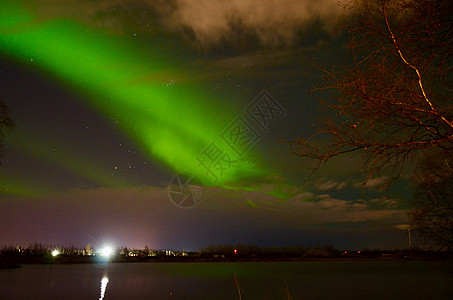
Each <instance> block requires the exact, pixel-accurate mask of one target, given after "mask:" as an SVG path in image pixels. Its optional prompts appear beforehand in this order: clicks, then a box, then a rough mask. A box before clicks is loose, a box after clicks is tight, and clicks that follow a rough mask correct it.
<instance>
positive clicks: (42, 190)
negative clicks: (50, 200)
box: [0, 173, 56, 197]
mask: <svg viewBox="0 0 453 300" xmlns="http://www.w3.org/2000/svg"><path fill="white" fill-rule="evenodd" d="M55 191H56V189H55V188H52V187H49V186H47V185H46V184H45V183H43V182H37V179H36V178H35V179H33V180H30V179H28V178H24V177H23V176H18V175H11V174H9V175H8V176H5V175H4V174H1V173H0V195H2V194H4V195H13V196H18V197H39V196H43V195H49V194H52V193H53V192H55Z"/></svg>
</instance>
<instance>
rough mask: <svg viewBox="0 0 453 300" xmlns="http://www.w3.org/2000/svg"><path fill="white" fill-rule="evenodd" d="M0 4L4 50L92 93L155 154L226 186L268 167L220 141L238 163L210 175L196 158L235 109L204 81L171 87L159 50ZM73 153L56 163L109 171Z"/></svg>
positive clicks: (12, 3)
mask: <svg viewBox="0 0 453 300" xmlns="http://www.w3.org/2000/svg"><path fill="white" fill-rule="evenodd" d="M2 2H3V3H2V4H0V28H1V29H0V51H1V52H3V53H5V54H7V55H9V56H12V57H14V58H15V59H16V60H18V61H21V62H23V63H27V64H30V65H31V67H33V68H40V69H41V70H43V71H44V72H47V73H50V74H51V75H52V76H54V77H55V78H57V79H59V80H62V81H63V82H64V83H65V84H67V85H70V86H71V87H73V88H75V89H76V90H78V91H80V92H82V93H84V94H86V95H89V96H90V100H91V101H92V102H91V103H90V104H91V105H93V107H94V108H95V109H97V110H99V111H101V112H102V113H103V114H104V115H105V116H106V117H107V118H112V117H114V118H115V120H116V121H117V122H118V125H119V126H120V127H121V128H122V130H124V131H126V132H127V133H128V134H129V136H130V137H131V138H132V139H134V140H135V141H137V143H138V144H139V145H140V146H141V147H142V148H143V149H144V150H145V151H146V152H147V153H148V154H149V155H150V156H153V157H156V158H158V159H159V160H160V161H161V162H163V163H164V164H165V165H167V166H169V167H170V168H171V169H172V170H174V171H175V172H177V173H182V172H185V171H187V172H191V173H194V174H195V175H197V176H198V177H199V178H200V179H201V180H202V181H203V183H204V184H207V185H218V186H225V187H227V186H231V184H232V183H234V182H238V181H240V180H241V179H242V178H245V177H249V178H250V177H252V178H253V177H256V176H264V175H267V174H268V173H269V172H268V171H267V170H265V168H264V167H263V166H262V165H260V164H259V161H256V160H254V159H255V158H256V157H259V154H258V153H254V152H252V151H249V152H248V153H247V156H248V157H249V158H248V159H243V160H241V159H240V158H239V157H237V155H236V154H235V153H234V151H233V150H231V149H230V148H228V146H227V145H226V144H222V145H220V146H221V148H222V150H223V151H224V153H226V154H228V155H229V156H230V157H231V158H234V160H237V162H236V163H235V164H233V165H232V166H231V168H230V169H228V170H226V171H225V172H224V173H223V176H221V177H220V178H219V181H217V182H214V181H213V177H212V176H211V175H209V174H208V173H207V171H206V170H205V169H204V168H203V167H201V166H200V165H199V162H198V161H197V159H196V158H197V157H199V156H200V155H201V153H202V151H203V150H204V149H205V148H206V147H207V146H208V145H210V144H211V143H212V142H214V141H215V142H219V144H220V141H221V139H220V134H221V133H222V132H223V130H224V129H225V127H226V126H227V125H228V124H229V123H231V121H232V120H234V118H235V117H236V115H235V114H234V113H233V112H229V111H228V108H226V109H225V108H221V107H217V106H216V104H215V102H213V101H209V99H207V98H206V97H203V96H202V95H203V87H200V86H196V85H194V84H189V83H176V84H175V85H173V86H167V85H166V83H167V82H162V81H161V80H159V78H162V77H165V76H162V74H163V73H164V74H169V73H170V74H171V72H169V71H168V69H169V67H171V66H167V65H166V64H165V62H163V61H161V56H160V54H159V53H158V52H157V51H156V52H154V53H148V52H149V50H146V51H148V52H145V51H144V50H142V49H141V48H140V47H137V46H136V45H135V43H133V42H132V41H130V40H126V39H125V38H121V37H117V36H112V35H108V34H106V33H105V32H102V31H100V30H96V29H93V28H90V27H87V26H85V25H83V24H80V23H77V22H75V21H71V20H48V21H42V22H38V20H37V19H36V17H35V16H34V15H33V13H31V12H29V11H27V10H26V9H25V8H23V7H21V6H20V5H19V4H17V2H19V1H2ZM19 3H20V2H19ZM155 48H156V49H158V48H159V45H156V47H155ZM173 67H174V66H173ZM30 143H31V145H32V144H33V142H32V140H30ZM22 146H24V145H22ZM38 155H41V156H42V157H43V158H44V157H45V155H42V154H39V153H38ZM73 158H74V157H73V155H69V156H67V157H64V156H63V157H61V158H58V162H59V163H60V164H61V165H63V166H65V167H67V168H69V169H72V170H75V171H77V172H78V173H80V174H84V175H85V176H88V174H90V173H91V174H92V176H91V177H90V178H91V179H92V180H96V182H99V183H105V182H106V178H105V176H104V175H102V174H100V173H99V172H95V171H94V170H92V169H90V168H81V167H80V166H78V165H77V164H76V163H74V162H73V161H72V159H73ZM66 160H69V161H70V162H66ZM253 160H254V161H253ZM248 161H253V162H254V164H252V163H248ZM107 181H108V180H107Z"/></svg>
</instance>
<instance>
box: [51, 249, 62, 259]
mask: <svg viewBox="0 0 453 300" xmlns="http://www.w3.org/2000/svg"><path fill="white" fill-rule="evenodd" d="M58 254H60V251H58V250H57V249H55V250H53V251H52V256H54V257H55V256H57V255H58Z"/></svg>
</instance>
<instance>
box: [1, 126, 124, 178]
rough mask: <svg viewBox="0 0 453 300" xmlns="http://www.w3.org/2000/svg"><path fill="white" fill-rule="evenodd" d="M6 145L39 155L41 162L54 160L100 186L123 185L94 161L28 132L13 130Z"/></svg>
mask: <svg viewBox="0 0 453 300" xmlns="http://www.w3.org/2000/svg"><path fill="white" fill-rule="evenodd" d="M8 146H10V147H13V148H16V149H17V150H19V151H22V152H25V153H30V154H32V155H34V156H35V157H39V158H40V159H41V160H42V161H43V162H47V163H48V162H54V163H56V164H58V165H59V166H60V167H63V168H65V169H67V170H70V171H72V172H75V173H77V174H79V175H81V176H83V177H85V178H87V179H89V180H91V181H92V182H94V183H97V184H99V185H101V186H124V185H125V184H124V183H123V181H121V180H119V179H118V178H116V177H114V176H113V175H112V174H111V172H108V171H107V170H105V167H103V166H102V165H100V164H99V163H97V162H96V161H94V160H91V159H86V158H83V157H80V156H79V155H78V154H77V153H76V152H74V151H71V150H70V149H66V148H65V147H63V146H62V145H57V144H56V143H55V142H49V141H45V142H43V140H42V138H40V139H37V138H35V137H34V136H32V135H30V134H26V133H23V132H22V133H19V132H15V133H14V134H11V136H9V137H8ZM53 149H56V151H54V150H53Z"/></svg>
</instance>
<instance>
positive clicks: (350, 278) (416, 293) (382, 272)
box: [0, 261, 453, 300]
mask: <svg viewBox="0 0 453 300" xmlns="http://www.w3.org/2000/svg"><path fill="white" fill-rule="evenodd" d="M452 275H453V274H452V264H451V263H446V262H420V261H301V262H223V263H203V262H194V263H122V264H109V265H99V264H74V265H62V264H61V265H57V264H55V265H24V266H23V267H22V268H19V269H12V270H0V299H239V296H238V291H237V288H236V284H235V278H236V280H237V283H238V286H239V288H240V291H241V296H242V299H244V300H245V299H247V300H249V299H423V300H426V299H453V292H452V291H453V288H452V287H453V280H452V279H453V277H452ZM288 295H289V297H290V298H288Z"/></svg>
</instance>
